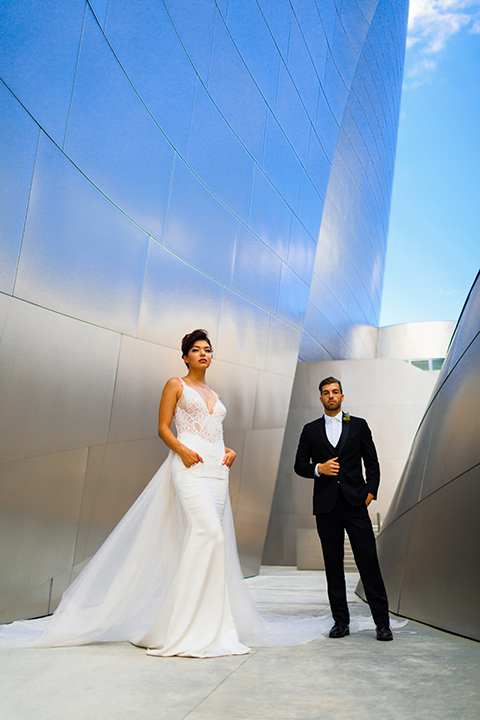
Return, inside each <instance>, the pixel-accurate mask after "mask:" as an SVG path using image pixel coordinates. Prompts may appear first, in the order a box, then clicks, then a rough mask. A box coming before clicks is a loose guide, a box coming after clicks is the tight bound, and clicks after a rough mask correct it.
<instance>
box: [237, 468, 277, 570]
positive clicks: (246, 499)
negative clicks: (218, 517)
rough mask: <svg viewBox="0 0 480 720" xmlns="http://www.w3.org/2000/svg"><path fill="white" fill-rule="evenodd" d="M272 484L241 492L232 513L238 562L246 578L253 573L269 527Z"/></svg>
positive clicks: (259, 560)
mask: <svg viewBox="0 0 480 720" xmlns="http://www.w3.org/2000/svg"><path fill="white" fill-rule="evenodd" d="M274 489H275V483H274V482H272V483H264V484H262V485H257V486H253V487H252V488H251V489H250V490H247V491H245V492H241V493H240V495H239V496H238V501H237V508H236V512H235V515H234V520H235V533H236V537H237V545H238V553H239V556H240V564H241V566H242V570H243V574H244V575H245V577H251V576H252V575H256V574H257V573H258V571H259V570H260V563H261V558H262V552H263V545H264V542H265V535H266V532H267V526H268V516H269V513H270V507H271V504H272V497H273V491H274Z"/></svg>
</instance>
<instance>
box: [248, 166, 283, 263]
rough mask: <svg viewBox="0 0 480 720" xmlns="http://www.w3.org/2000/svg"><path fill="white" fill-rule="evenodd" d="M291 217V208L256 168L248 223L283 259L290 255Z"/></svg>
mask: <svg viewBox="0 0 480 720" xmlns="http://www.w3.org/2000/svg"><path fill="white" fill-rule="evenodd" d="M291 218H292V213H291V210H290V209H289V208H288V206H287V205H286V204H285V202H284V200H283V199H282V198H281V197H280V195H279V194H278V192H277V191H276V190H275V188H274V187H273V186H272V184H271V183H270V182H269V181H268V180H267V178H266V177H265V176H264V175H263V174H262V173H261V172H260V170H258V169H257V168H256V169H255V173H254V177H253V189H252V201H251V206H250V217H249V221H248V224H249V226H250V228H251V229H252V230H253V232H254V233H255V234H256V235H258V237H259V238H261V239H262V240H263V242H265V243H266V244H267V245H268V246H269V247H270V248H271V249H272V250H273V252H275V253H276V254H277V255H278V256H279V257H281V258H282V260H286V259H287V256H288V245H289V237H290V223H291Z"/></svg>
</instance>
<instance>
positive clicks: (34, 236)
mask: <svg viewBox="0 0 480 720" xmlns="http://www.w3.org/2000/svg"><path fill="white" fill-rule="evenodd" d="M147 248H148V236H147V235H146V234H145V233H144V232H142V231H141V230H140V229H139V228H138V227H136V226H135V225H134V224H133V223H132V222H131V221H130V220H128V219H127V218H126V217H125V215H124V214H123V213H121V212H120V211H119V210H118V209H117V208H116V207H115V206H114V205H112V203H110V202H109V201H108V200H107V199H106V198H105V197H104V196H103V195H102V194H101V193H100V192H98V190H97V189H96V188H95V187H94V186H93V185H91V183H89V182H88V180H86V179H85V177H84V176H83V175H82V174H81V173H79V172H78V170H77V169H76V168H75V167H74V166H73V165H72V164H71V163H70V162H69V161H68V160H67V158H66V157H65V155H63V154H62V153H61V152H60V150H59V149H58V148H57V147H55V146H54V145H53V143H52V142H51V141H50V140H49V139H48V138H47V137H46V135H42V137H41V140H40V145H39V149H38V156H37V161H36V164H35V173H34V177H33V185H32V193H31V198H30V204H29V210H28V215H27V219H26V225H25V235H24V238H23V244H22V252H21V254H20V262H19V268H18V276H17V281H16V284H15V294H16V295H17V296H18V297H21V298H23V299H25V300H28V301H29V302H33V303H35V304H37V305H41V306H43V307H48V308H50V309H51V310H55V311H56V312H60V313H63V314H65V315H71V316H73V317H77V318H80V319H82V320H85V321H87V322H91V323H94V324H97V325H102V326H104V327H108V328H110V329H112V330H117V331H119V332H125V333H128V334H131V335H135V334H136V330H137V324H138V314H139V311H140V297H141V289H142V283H143V277H144V273H145V263H146V259H147Z"/></svg>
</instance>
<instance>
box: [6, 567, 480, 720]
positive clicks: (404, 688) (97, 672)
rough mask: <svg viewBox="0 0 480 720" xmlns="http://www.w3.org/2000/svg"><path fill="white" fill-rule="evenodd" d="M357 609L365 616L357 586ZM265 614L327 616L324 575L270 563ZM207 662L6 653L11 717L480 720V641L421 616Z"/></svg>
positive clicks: (106, 650)
mask: <svg viewBox="0 0 480 720" xmlns="http://www.w3.org/2000/svg"><path fill="white" fill-rule="evenodd" d="M347 578H348V589H349V599H350V601H351V610H352V614H366V606H365V604H364V603H363V602H361V601H360V600H358V598H356V596H355V595H354V593H353V590H354V588H355V585H356V582H357V580H358V575H356V574H353V573H352V574H349V575H348V576H347ZM248 582H249V585H250V587H251V589H252V591H253V593H254V595H255V598H256V600H257V603H258V605H259V606H260V608H261V609H263V610H266V611H271V612H274V613H275V614H279V613H284V614H294V615H295V614H296V615H309V614H328V605H327V596H326V586H325V575H324V573H323V572H307V571H303V572H301V571H297V570H296V569H294V568H273V567H272V568H262V572H261V574H260V575H259V576H258V577H256V578H251V579H250V580H249V581H248ZM394 638H395V639H394V642H389V643H380V642H378V641H376V640H375V634H374V631H364V632H362V633H358V634H357V635H350V637H347V638H343V639H341V640H329V639H326V640H322V641H315V642H312V643H309V644H306V645H300V646H297V647H292V648H264V649H262V648H261V649H255V650H253V651H252V653H251V654H250V655H247V656H241V657H223V658H212V659H207V660H198V659H193V658H178V657H176V658H153V657H147V655H145V653H144V651H143V650H141V649H139V648H136V647H134V646H133V645H130V644H129V643H117V644H105V645H90V646H83V647H77V648H54V649H42V650H7V649H0V720H20V719H21V720H47V719H48V720H80V719H81V720H86V719H87V720H89V719H90V718H95V720H147V719H148V720H184V719H187V718H188V720H249V719H252V720H253V719H255V720H266V719H269V718H275V719H276V720H277V719H278V720H290V719H292V720H293V719H295V720H327V719H328V720H330V719H334V720H367V719H368V720H409V719H410V718H412V719H413V720H427V719H428V720H437V719H438V720H450V719H452V720H453V719H454V718H455V720H479V718H480V643H477V642H473V641H471V640H466V639H464V638H460V637H455V636H453V635H449V634H448V633H444V632H441V631H439V630H434V629H432V628H429V627H426V626H425V625H420V624H418V623H415V622H409V623H408V625H407V626H406V627H404V628H402V629H401V630H398V631H397V632H396V633H395V634H394Z"/></svg>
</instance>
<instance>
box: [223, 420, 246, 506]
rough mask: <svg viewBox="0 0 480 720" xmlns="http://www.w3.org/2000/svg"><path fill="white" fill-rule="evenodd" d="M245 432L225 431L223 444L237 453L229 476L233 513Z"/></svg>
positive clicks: (240, 475)
mask: <svg viewBox="0 0 480 720" xmlns="http://www.w3.org/2000/svg"><path fill="white" fill-rule="evenodd" d="M245 434H246V433H245V431H244V430H226V431H225V446H226V447H229V448H232V450H235V452H236V453H237V457H236V458H235V462H234V463H233V465H232V467H231V469H230V478H229V490H230V500H231V502H232V510H233V512H234V513H235V510H236V504H237V500H238V494H239V492H240V485H241V481H242V470H243V458H244V455H245Z"/></svg>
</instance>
